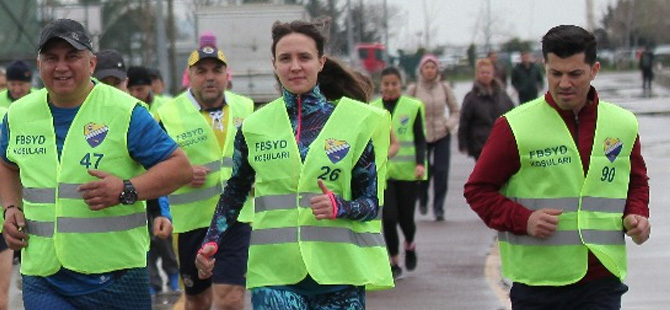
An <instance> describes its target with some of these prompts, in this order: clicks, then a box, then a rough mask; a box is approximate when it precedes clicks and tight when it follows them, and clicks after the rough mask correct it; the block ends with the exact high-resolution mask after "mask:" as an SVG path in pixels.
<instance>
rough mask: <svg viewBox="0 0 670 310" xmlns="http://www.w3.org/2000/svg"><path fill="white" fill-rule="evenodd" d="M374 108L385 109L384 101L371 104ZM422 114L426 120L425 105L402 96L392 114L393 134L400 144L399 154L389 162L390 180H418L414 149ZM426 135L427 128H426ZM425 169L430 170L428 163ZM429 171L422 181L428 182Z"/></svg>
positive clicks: (380, 100) (425, 162) (422, 117)
mask: <svg viewBox="0 0 670 310" xmlns="http://www.w3.org/2000/svg"><path fill="white" fill-rule="evenodd" d="M371 104H372V105H373V106H375V107H378V108H381V109H384V102H383V101H382V99H381V98H380V99H378V100H375V101H373V102H372V103H371ZM419 113H421V119H424V120H425V117H424V114H425V112H424V107H423V103H421V101H419V100H418V99H416V98H412V97H407V96H400V98H399V99H398V102H397V103H396V106H395V108H394V109H393V112H392V113H391V115H392V119H391V123H392V124H393V132H394V133H395V135H396V138H398V142H400V149H399V150H398V154H396V156H394V157H393V158H391V160H390V161H389V168H388V174H387V176H388V178H389V179H392V180H401V181H415V180H417V178H416V176H415V174H414V172H415V169H416V149H415V147H414V121H415V120H416V116H417V115H418V114H419ZM424 133H425V126H424ZM424 167H425V168H426V169H428V165H427V161H424ZM427 172H428V171H426V173H424V176H423V178H422V180H427V176H428V173H427Z"/></svg>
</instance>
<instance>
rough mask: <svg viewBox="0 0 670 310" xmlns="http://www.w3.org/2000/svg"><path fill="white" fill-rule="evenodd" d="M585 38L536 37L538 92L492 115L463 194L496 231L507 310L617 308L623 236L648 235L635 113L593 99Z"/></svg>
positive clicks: (591, 50)
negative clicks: (542, 87)
mask: <svg viewBox="0 0 670 310" xmlns="http://www.w3.org/2000/svg"><path fill="white" fill-rule="evenodd" d="M596 45H597V43H596V39H595V37H594V36H593V34H591V33H590V32H588V31H586V30H584V29H582V28H580V27H577V26H567V25H563V26H557V27H554V28H552V29H551V30H549V32H547V34H545V36H544V37H543V39H542V53H543V55H544V61H545V69H546V71H547V84H548V85H549V91H548V92H547V93H546V94H545V95H544V96H542V97H540V98H537V99H535V100H532V101H530V102H527V103H525V104H523V105H521V106H519V107H517V108H515V109H514V110H512V111H510V112H508V113H506V114H505V115H503V116H502V117H500V118H498V119H497V121H496V122H495V124H494V126H493V129H492V131H491V135H490V136H489V139H488V140H487V142H486V144H485V145H484V149H483V150H482V153H481V156H480V158H479V160H478V161H477V163H476V165H475V168H474V170H473V172H472V174H471V175H470V179H469V180H468V182H467V183H466V184H465V193H464V194H465V198H466V200H467V201H468V203H469V204H470V206H471V207H472V209H473V210H474V211H475V212H476V213H477V214H478V215H479V216H480V217H481V218H482V219H483V220H484V222H485V223H486V225H487V226H489V227H490V228H493V229H495V230H497V231H498V244H499V247H500V253H501V255H500V256H501V258H502V270H503V275H504V276H505V277H506V278H508V279H511V280H512V281H513V284H512V289H511V291H510V299H511V302H512V308H513V309H515V310H524V309H620V308H621V296H622V295H623V294H624V293H625V292H626V291H627V290H628V287H627V286H626V285H625V284H624V283H623V280H624V279H625V277H626V275H627V262H626V243H625V237H626V236H628V237H630V238H631V239H632V240H633V242H635V243H636V244H642V243H644V242H645V241H647V239H648V238H649V232H650V230H651V227H650V224H649V220H648V217H649V207H648V205H649V185H648V177H647V169H646V165H645V162H644V159H643V158H642V154H641V147H640V141H639V137H638V124H637V119H636V118H635V116H634V115H633V114H632V113H631V112H629V111H626V110H624V109H622V108H620V107H619V106H616V105H613V104H611V103H608V102H605V101H602V100H600V98H599V97H598V92H597V91H596V89H595V88H594V87H593V86H591V81H592V80H593V79H594V78H595V77H596V75H597V74H598V72H599V71H600V63H599V62H598V61H597V58H596V50H597V47H596Z"/></svg>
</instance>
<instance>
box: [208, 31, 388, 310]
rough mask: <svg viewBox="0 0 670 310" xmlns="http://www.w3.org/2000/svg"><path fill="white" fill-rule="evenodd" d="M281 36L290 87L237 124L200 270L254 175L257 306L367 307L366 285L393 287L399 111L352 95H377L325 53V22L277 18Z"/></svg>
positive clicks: (252, 265)
mask: <svg viewBox="0 0 670 310" xmlns="http://www.w3.org/2000/svg"><path fill="white" fill-rule="evenodd" d="M272 38H273V43H272V54H273V66H274V71H275V73H276V75H277V77H278V80H279V81H280V83H281V86H282V91H283V94H282V97H281V98H279V99H277V100H275V101H273V102H271V103H269V104H268V105H266V106H264V107H263V108H261V109H259V110H258V111H256V112H254V114H252V115H251V116H249V117H248V118H247V119H245V120H244V123H243V125H242V128H241V131H238V133H237V136H236V139H235V154H234V157H233V161H234V166H233V175H232V176H231V178H230V179H229V180H228V184H227V186H226V188H225V189H224V192H223V194H222V195H221V199H220V200H219V203H218V205H217V209H216V212H215V215H214V218H213V219H212V225H211V226H210V228H209V231H208V234H207V237H206V238H205V242H206V243H205V245H204V246H203V248H202V249H201V250H200V254H199V255H198V257H197V260H196V265H197V266H198V268H199V269H200V274H199V276H200V277H201V278H206V277H209V276H211V271H212V268H213V266H214V261H213V260H212V259H210V258H209V257H210V256H211V255H213V253H214V252H215V251H216V242H217V240H218V239H219V237H221V238H225V237H226V235H225V231H226V229H227V228H228V223H233V222H234V220H235V219H236V218H237V216H238V214H239V211H240V209H241V208H242V205H243V203H244V201H245V199H246V197H247V194H248V193H249V190H250V188H251V185H252V183H254V184H255V213H254V225H253V231H252V234H251V245H250V248H249V263H248V273H247V288H249V289H251V290H252V303H253V305H254V309H322V308H326V307H331V308H332V307H337V308H340V306H341V307H344V305H346V306H347V308H348V309H365V289H366V288H367V289H382V288H391V287H392V286H393V279H392V277H391V271H390V268H389V261H388V258H387V255H386V249H385V245H384V241H383V238H382V236H381V227H380V226H381V225H380V222H379V215H380V205H381V203H380V200H382V199H381V198H382V197H380V193H381V191H380V189H382V188H383V186H384V181H385V164H386V158H387V154H388V143H389V135H390V134H389V128H390V119H389V118H388V113H386V112H385V111H383V110H381V109H377V108H374V107H371V106H369V105H366V104H364V103H362V102H358V101H355V100H352V99H349V98H357V99H362V100H365V94H366V92H365V89H364V88H363V86H362V84H361V83H360V82H359V79H358V78H357V77H356V76H355V75H354V74H352V73H350V72H349V71H348V70H346V69H344V68H343V67H342V66H341V65H339V64H338V63H337V62H335V61H333V60H332V59H329V58H327V57H326V56H324V55H323V49H324V44H325V39H324V37H323V36H322V35H321V33H320V32H319V31H318V29H317V28H316V27H315V26H314V25H312V24H309V23H306V22H302V21H294V22H291V23H276V24H275V25H274V26H273V28H272ZM337 98H341V99H339V101H338V102H337V103H334V102H332V100H333V99H337ZM338 305H339V306H338Z"/></svg>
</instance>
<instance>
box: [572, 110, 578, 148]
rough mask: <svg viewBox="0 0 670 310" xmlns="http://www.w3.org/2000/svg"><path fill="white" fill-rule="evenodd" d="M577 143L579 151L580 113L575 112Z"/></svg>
mask: <svg viewBox="0 0 670 310" xmlns="http://www.w3.org/2000/svg"><path fill="white" fill-rule="evenodd" d="M573 114H574V115H575V145H576V146H577V151H579V114H575V113H574V112H573Z"/></svg>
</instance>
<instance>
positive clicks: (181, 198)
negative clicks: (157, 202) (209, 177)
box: [168, 161, 223, 205]
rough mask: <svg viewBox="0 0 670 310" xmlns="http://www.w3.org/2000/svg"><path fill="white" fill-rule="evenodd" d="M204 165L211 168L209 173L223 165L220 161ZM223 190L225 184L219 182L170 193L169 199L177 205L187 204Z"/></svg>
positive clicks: (216, 170)
mask: <svg viewBox="0 0 670 310" xmlns="http://www.w3.org/2000/svg"><path fill="white" fill-rule="evenodd" d="M204 166H205V168H207V169H208V170H209V173H214V172H218V171H219V170H221V165H220V162H219V161H213V162H209V163H207V164H205V165H204ZM222 190H223V186H222V185H221V184H220V183H219V184H215V185H214V186H210V187H207V188H198V189H194V190H193V191H191V192H186V193H177V194H170V195H168V199H169V200H170V203H171V204H175V205H178V204H186V203H192V202H197V201H201V200H205V199H208V198H211V197H213V196H216V195H219V194H221V192H222Z"/></svg>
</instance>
